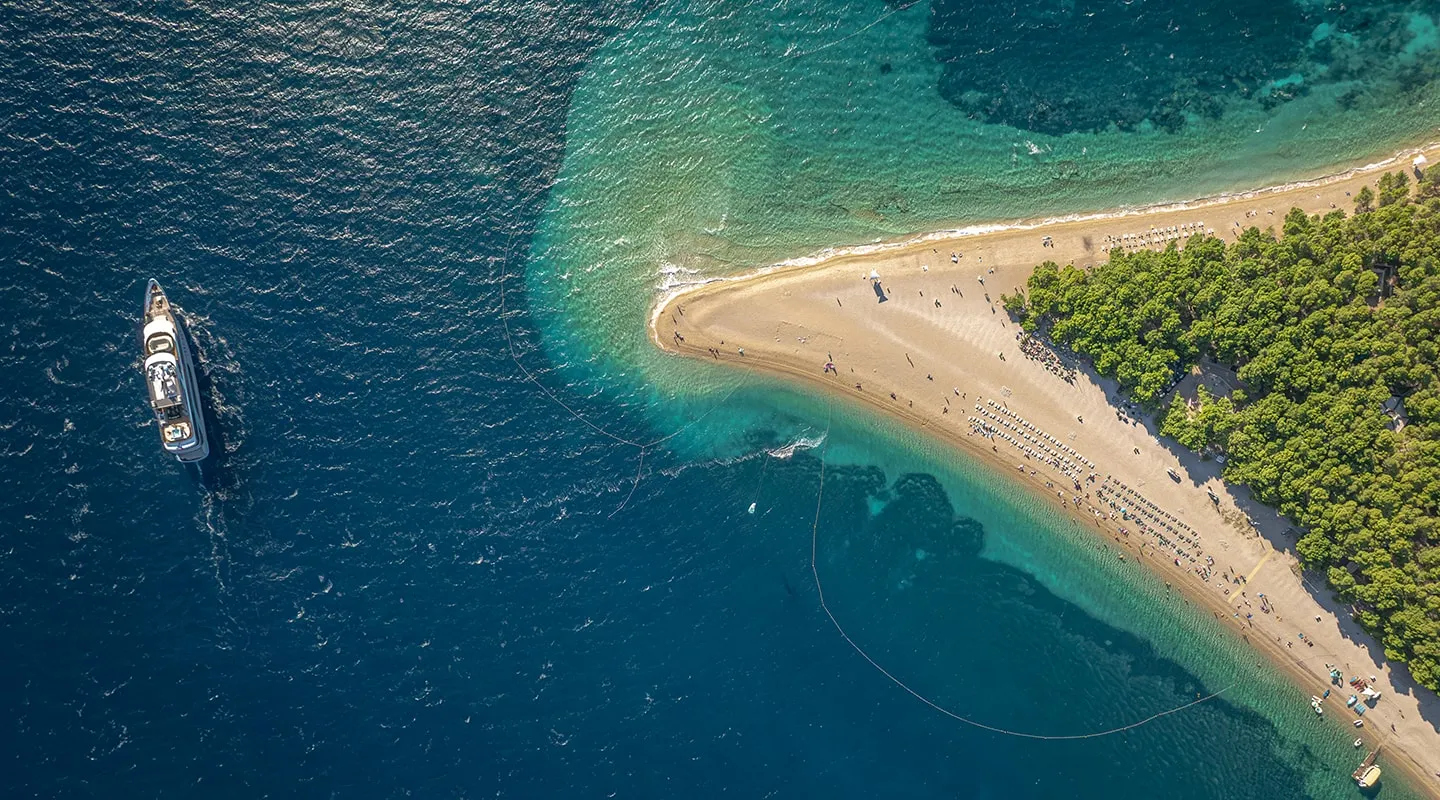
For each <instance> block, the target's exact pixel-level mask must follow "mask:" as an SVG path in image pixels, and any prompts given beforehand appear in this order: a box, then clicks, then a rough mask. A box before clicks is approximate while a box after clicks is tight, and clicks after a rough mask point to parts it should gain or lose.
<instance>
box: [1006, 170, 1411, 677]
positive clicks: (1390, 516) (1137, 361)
mask: <svg viewBox="0 0 1440 800" xmlns="http://www.w3.org/2000/svg"><path fill="white" fill-rule="evenodd" d="M1434 172H1436V173H1437V174H1436V175H1435V176H1433V178H1434V179H1432V176H1430V175H1427V176H1425V177H1424V178H1423V179H1422V180H1421V181H1420V183H1419V186H1418V187H1417V196H1416V198H1415V199H1414V200H1413V201H1412V199H1411V198H1410V196H1409V190H1410V184H1409V181H1408V179H1407V177H1406V176H1404V175H1395V176H1387V177H1386V178H1385V179H1383V180H1382V181H1381V182H1380V187H1379V192H1378V193H1373V194H1372V193H1370V192H1365V193H1364V194H1365V196H1364V197H1358V198H1357V200H1358V201H1359V202H1357V212H1356V214H1355V215H1354V216H1353V217H1348V218H1347V217H1346V216H1345V214H1344V213H1343V212H1339V211H1335V212H1331V213H1330V214H1327V215H1325V216H1324V217H1323V218H1322V217H1307V216H1306V215H1305V214H1304V213H1303V212H1301V211H1300V210H1299V209H1295V210H1293V211H1291V212H1290V214H1289V215H1288V216H1286V217H1285V219H1284V227H1283V231H1282V233H1283V235H1281V236H1279V237H1277V236H1276V235H1275V234H1274V233H1273V232H1268V231H1267V232H1262V231H1260V230H1259V229H1257V228H1251V229H1249V230H1247V231H1245V232H1244V233H1243V234H1242V235H1241V236H1240V237H1239V239H1238V240H1236V241H1235V242H1233V243H1231V244H1229V245H1227V244H1226V243H1225V242H1223V241H1221V240H1219V239H1216V238H1213V237H1205V236H1196V237H1194V238H1192V239H1191V240H1190V241H1189V242H1187V243H1186V246H1185V249H1184V250H1179V249H1176V248H1175V247H1173V246H1172V247H1171V248H1170V249H1168V250H1166V251H1164V252H1158V253H1157V252H1150V251H1143V250H1142V251H1139V252H1134V253H1126V252H1119V251H1117V252H1115V253H1113V254H1112V256H1111V258H1110V261H1109V262H1108V263H1105V264H1101V265H1098V266H1096V267H1094V268H1093V269H1091V270H1088V271H1087V270H1081V269H1076V268H1075V267H1064V268H1061V267H1059V266H1057V265H1056V264H1054V263H1053V262H1049V263H1046V264H1043V265H1041V266H1040V267H1038V268H1037V269H1036V270H1035V273H1034V275H1033V276H1032V277H1031V279H1030V281H1029V284H1028V289H1029V292H1028V296H1016V297H1007V298H1004V301H1005V307H1006V308H1007V309H1008V310H1010V311H1011V313H1012V314H1014V315H1015V316H1016V317H1018V318H1020V319H1021V320H1022V322H1023V324H1024V326H1025V328H1026V329H1028V330H1030V331H1032V332H1041V333H1044V334H1046V335H1048V336H1049V337H1051V338H1052V339H1053V340H1054V341H1056V342H1057V343H1059V344H1062V345H1066V346H1069V347H1070V348H1072V349H1074V350H1075V351H1076V352H1078V353H1080V354H1082V355H1084V356H1086V357H1088V358H1090V359H1092V361H1093V363H1094V366H1095V368H1096V370H1097V371H1098V372H1100V373H1101V374H1103V375H1107V376H1113V377H1115V378H1117V379H1118V380H1119V382H1120V384H1121V386H1122V387H1123V388H1124V389H1125V390H1126V391H1128V392H1129V393H1130V394H1131V395H1132V396H1133V397H1134V398H1135V399H1137V400H1138V401H1140V402H1142V403H1145V404H1148V405H1150V406H1152V407H1156V408H1162V404H1163V402H1164V400H1165V397H1166V395H1167V393H1168V391H1169V389H1170V387H1171V385H1172V384H1173V382H1174V380H1175V379H1176V378H1177V377H1179V376H1181V375H1183V374H1185V373H1186V372H1187V371H1189V370H1190V369H1191V368H1192V367H1194V366H1196V365H1198V364H1200V362H1201V360H1202V359H1205V360H1207V361H1213V362H1215V363H1217V364H1219V365H1224V366H1226V367H1229V368H1232V369H1235V370H1236V373H1235V380H1234V381H1232V382H1233V383H1235V384H1236V385H1239V386H1240V387H1241V388H1239V389H1235V390H1234V391H1232V392H1231V393H1229V394H1228V395H1225V396H1215V395H1212V394H1211V393H1209V392H1206V391H1204V390H1201V391H1200V392H1199V397H1198V401H1196V402H1193V403H1192V402H1186V401H1185V400H1183V399H1182V398H1180V397H1178V396H1176V397H1174V398H1172V400H1171V401H1170V403H1169V405H1168V408H1166V409H1164V418H1163V424H1162V427H1161V431H1162V432H1163V433H1164V434H1166V435H1168V436H1171V437H1173V438H1174V439H1176V440H1177V441H1178V442H1180V443H1181V444H1182V445H1184V446H1186V447H1189V448H1192V449H1195V450H1199V451H1202V452H1207V453H1212V454H1219V453H1223V454H1224V455H1225V456H1226V463H1225V472H1224V474H1225V477H1226V479H1227V480H1230V481H1234V482H1239V483H1244V484H1246V485H1248V486H1250V487H1251V489H1252V490H1253V492H1254V493H1255V495H1256V496H1257V497H1258V498H1259V499H1261V500H1262V501H1264V502H1266V503H1269V504H1271V505H1274V506H1275V507H1276V508H1278V509H1279V510H1280V511H1281V512H1282V513H1284V514H1285V515H1286V516H1288V517H1290V518H1291V519H1292V520H1294V521H1295V522H1296V523H1297V524H1298V525H1299V526H1300V528H1301V530H1302V531H1303V534H1302V536H1301V538H1300V540H1299V543H1298V545H1297V549H1298V552H1299V554H1300V556H1301V558H1302V559H1303V560H1304V561H1305V563H1306V565H1307V566H1308V567H1310V568H1313V569H1319V570H1324V571H1325V572H1326V573H1327V575H1328V577H1329V580H1330V584H1331V585H1332V586H1333V587H1334V589H1335V590H1337V591H1338V592H1339V594H1340V595H1341V596H1342V597H1343V598H1345V599H1346V600H1347V601H1348V602H1350V603H1352V604H1353V607H1354V608H1355V610H1356V617H1357V619H1358V620H1359V621H1360V622H1361V623H1362V624H1363V625H1364V626H1365V627H1366V628H1367V629H1369V630H1370V631H1372V632H1373V633H1375V634H1376V635H1377V636H1378V637H1379V639H1380V641H1381V642H1382V644H1383V645H1384V648H1385V655H1386V657H1387V658H1389V659H1392V660H1397V661H1405V662H1408V663H1409V665H1410V670H1411V673H1412V674H1413V676H1414V677H1415V679H1416V680H1417V681H1418V682H1420V683H1422V684H1424V685H1426V686H1429V687H1430V688H1432V689H1434V688H1437V687H1440V516H1437V513H1440V168H1436V169H1435V170H1434ZM1372 203H1373V205H1372Z"/></svg>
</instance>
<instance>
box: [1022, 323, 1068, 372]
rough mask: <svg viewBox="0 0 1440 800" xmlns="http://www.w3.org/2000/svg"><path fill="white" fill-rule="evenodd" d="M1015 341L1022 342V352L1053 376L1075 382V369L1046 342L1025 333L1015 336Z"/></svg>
mask: <svg viewBox="0 0 1440 800" xmlns="http://www.w3.org/2000/svg"><path fill="white" fill-rule="evenodd" d="M1015 339H1016V340H1017V341H1018V342H1020V352H1022V353H1024V354H1025V357H1026V358H1028V359H1030V360H1032V361H1039V362H1040V364H1041V366H1043V367H1045V369H1046V370H1049V371H1050V372H1051V373H1052V374H1054V375H1056V376H1058V377H1060V378H1062V379H1064V381H1065V382H1066V383H1074V382H1075V367H1074V366H1073V365H1071V364H1069V363H1067V362H1066V361H1065V360H1064V359H1062V358H1061V357H1060V356H1059V355H1057V354H1056V353H1055V351H1054V350H1052V349H1051V348H1050V347H1049V346H1048V345H1046V344H1045V342H1043V341H1041V340H1040V339H1039V338H1037V337H1035V336H1031V335H1030V334H1028V333H1026V332H1025V331H1020V332H1018V333H1016V334H1015Z"/></svg>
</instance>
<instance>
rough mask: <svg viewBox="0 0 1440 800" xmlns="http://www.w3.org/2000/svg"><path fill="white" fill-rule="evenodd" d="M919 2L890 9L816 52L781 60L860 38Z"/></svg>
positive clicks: (911, 1)
mask: <svg viewBox="0 0 1440 800" xmlns="http://www.w3.org/2000/svg"><path fill="white" fill-rule="evenodd" d="M919 2H920V0H910V2H908V3H906V4H905V5H903V6H898V7H896V8H892V9H890V10H889V11H887V12H885V13H884V14H881V15H880V16H879V17H877V18H876V19H875V21H873V22H871V23H870V24H869V25H866V26H865V27H863V28H861V29H859V30H857V31H852V32H851V33H849V34H847V35H845V36H841V37H840V38H839V39H836V40H835V41H833V42H826V43H825V44H822V45H820V46H819V47H817V48H815V49H814V50H805V51H803V52H800V53H785V54H783V55H781V56H780V57H781V58H804V57H805V56H813V55H815V54H816V53H818V52H820V51H821V50H828V49H830V48H832V47H834V46H835V45H837V44H840V43H841V42H843V41H846V40H847V39H854V38H855V37H856V36H859V35H860V34H862V33H864V32H865V31H868V30H870V29H871V28H873V27H875V26H876V25H879V24H880V23H882V22H884V21H885V20H887V19H889V18H890V17H891V16H893V15H895V14H899V13H900V12H901V11H905V10H907V9H909V8H911V7H912V6H914V5H915V4H917V3H919Z"/></svg>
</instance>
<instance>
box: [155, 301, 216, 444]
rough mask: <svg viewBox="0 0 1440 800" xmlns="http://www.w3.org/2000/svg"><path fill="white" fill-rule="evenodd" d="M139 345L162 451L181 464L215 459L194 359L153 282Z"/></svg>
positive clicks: (181, 330)
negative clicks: (204, 415)
mask: <svg viewBox="0 0 1440 800" xmlns="http://www.w3.org/2000/svg"><path fill="white" fill-rule="evenodd" d="M140 345H141V347H142V348H143V351H144V354H145V367H144V369H145V386H146V388H147V389H149V392H150V408H151V410H152V411H154V412H155V420H156V422H157V423H159V426H160V446H161V447H163V448H165V452H167V453H170V454H171V455H173V456H175V457H176V458H178V459H179V460H181V461H185V462H194V461H200V460H201V459H203V458H205V457H206V456H208V455H210V442H209V440H208V439H207V438H206V436H205V422H204V419H203V418H202V416H201V412H200V389H199V387H198V386H197V385H196V383H195V358H194V357H193V356H192V355H191V354H190V343H189V342H188V341H187V340H186V338H185V331H184V330H183V329H182V328H181V327H180V321H179V319H178V318H177V317H176V316H175V312H174V310H173V309H172V308H171V306H170V300H169V299H168V298H167V297H165V291H164V290H163V289H161V288H160V284H159V283H158V282H157V281H156V280H155V279H154V278H151V279H150V283H149V285H148V286H146V288H145V310H144V314H143V315H142V317H141V331H140Z"/></svg>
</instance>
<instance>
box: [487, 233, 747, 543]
mask: <svg viewBox="0 0 1440 800" xmlns="http://www.w3.org/2000/svg"><path fill="white" fill-rule="evenodd" d="M505 253H506V259H507V260H508V259H509V253H510V244H509V243H506V245H505ZM505 281H506V276H505V275H504V274H503V273H502V274H501V276H500V322H501V324H502V325H503V326H504V329H505V346H506V348H507V349H508V350H509V352H510V360H511V361H514V362H515V366H516V367H518V368H519V369H520V372H521V373H522V374H524V375H525V379H526V380H528V381H529V382H531V383H533V384H535V386H536V387H537V388H539V389H540V391H542V392H544V393H545V396H546V397H548V398H550V399H551V400H552V401H554V402H555V404H556V405H558V406H560V407H561V408H563V409H565V410H566V411H568V412H569V413H570V416H572V417H574V418H575V419H577V420H580V421H581V422H583V423H585V425H587V426H589V428H590V429H591V430H593V431H595V432H596V433H598V434H600V435H601V436H604V437H606V438H609V439H610V440H612V441H614V442H615V443H617V444H625V445H630V446H631V447H634V448H637V449H639V451H640V463H639V464H638V465H637V466H636V468H635V480H634V482H632V483H631V484H630V493H629V494H627V495H625V500H624V501H623V502H621V503H620V505H619V506H617V507H616V509H615V510H614V511H611V512H610V515H609V517H606V519H609V518H610V517H614V516H615V515H616V514H619V513H620V511H621V509H623V508H625V506H626V505H628V504H629V503H630V498H632V497H634V496H635V489H636V488H637V487H638V486H639V485H640V477H641V474H642V472H643V470H644V468H645V451H646V450H649V449H650V448H652V447H654V446H656V445H658V444H663V443H665V442H668V441H670V440H671V439H673V438H675V437H676V436H679V435H680V434H682V433H684V432H685V431H686V430H689V429H690V428H691V427H692V426H694V425H697V424H699V423H700V422H701V421H702V420H704V419H705V418H706V417H708V416H710V415H711V414H712V413H713V412H714V411H715V409H717V408H719V407H720V406H722V405H724V404H725V403H727V402H729V400H730V397H731V396H732V395H734V394H735V392H736V391H738V390H739V389H740V387H741V386H744V385H745V383H746V382H747V381H748V380H749V379H750V370H751V368H750V367H746V368H745V372H744V374H743V375H741V376H740V380H739V381H737V382H736V383H735V385H734V386H732V387H730V391H728V392H726V393H725V396H724V397H721V398H720V400H719V401H717V402H716V403H715V404H714V405H712V406H710V407H709V408H708V409H706V410H705V413H703V414H701V415H700V416H698V417H696V418H695V419H692V420H690V421H689V422H687V423H685V424H684V425H681V426H680V427H679V428H676V429H675V430H673V431H671V432H670V433H668V434H666V435H664V436H661V437H660V438H658V439H652V440H650V441H648V442H637V441H635V440H634V439H627V438H625V437H624V436H619V435H617V434H614V433H611V432H610V431H608V430H606V429H605V428H602V427H600V426H599V425H596V424H595V423H594V422H591V421H590V420H589V419H587V418H586V417H585V415H584V414H581V413H580V412H578V411H576V410H575V409H573V408H571V407H570V405H569V404H568V403H566V402H565V401H564V400H561V399H560V397H559V396H558V395H556V394H555V393H554V392H553V391H551V390H550V387H548V386H546V385H545V384H544V383H541V382H540V379H539V378H537V377H535V374H534V373H532V372H531V371H530V370H528V369H526V367H525V365H524V364H523V363H521V361H520V356H519V355H518V354H517V353H516V352H515V340H514V339H513V338H512V337H511V335H510V312H509V307H508V305H507V304H506V297H505V295H506V292H505Z"/></svg>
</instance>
